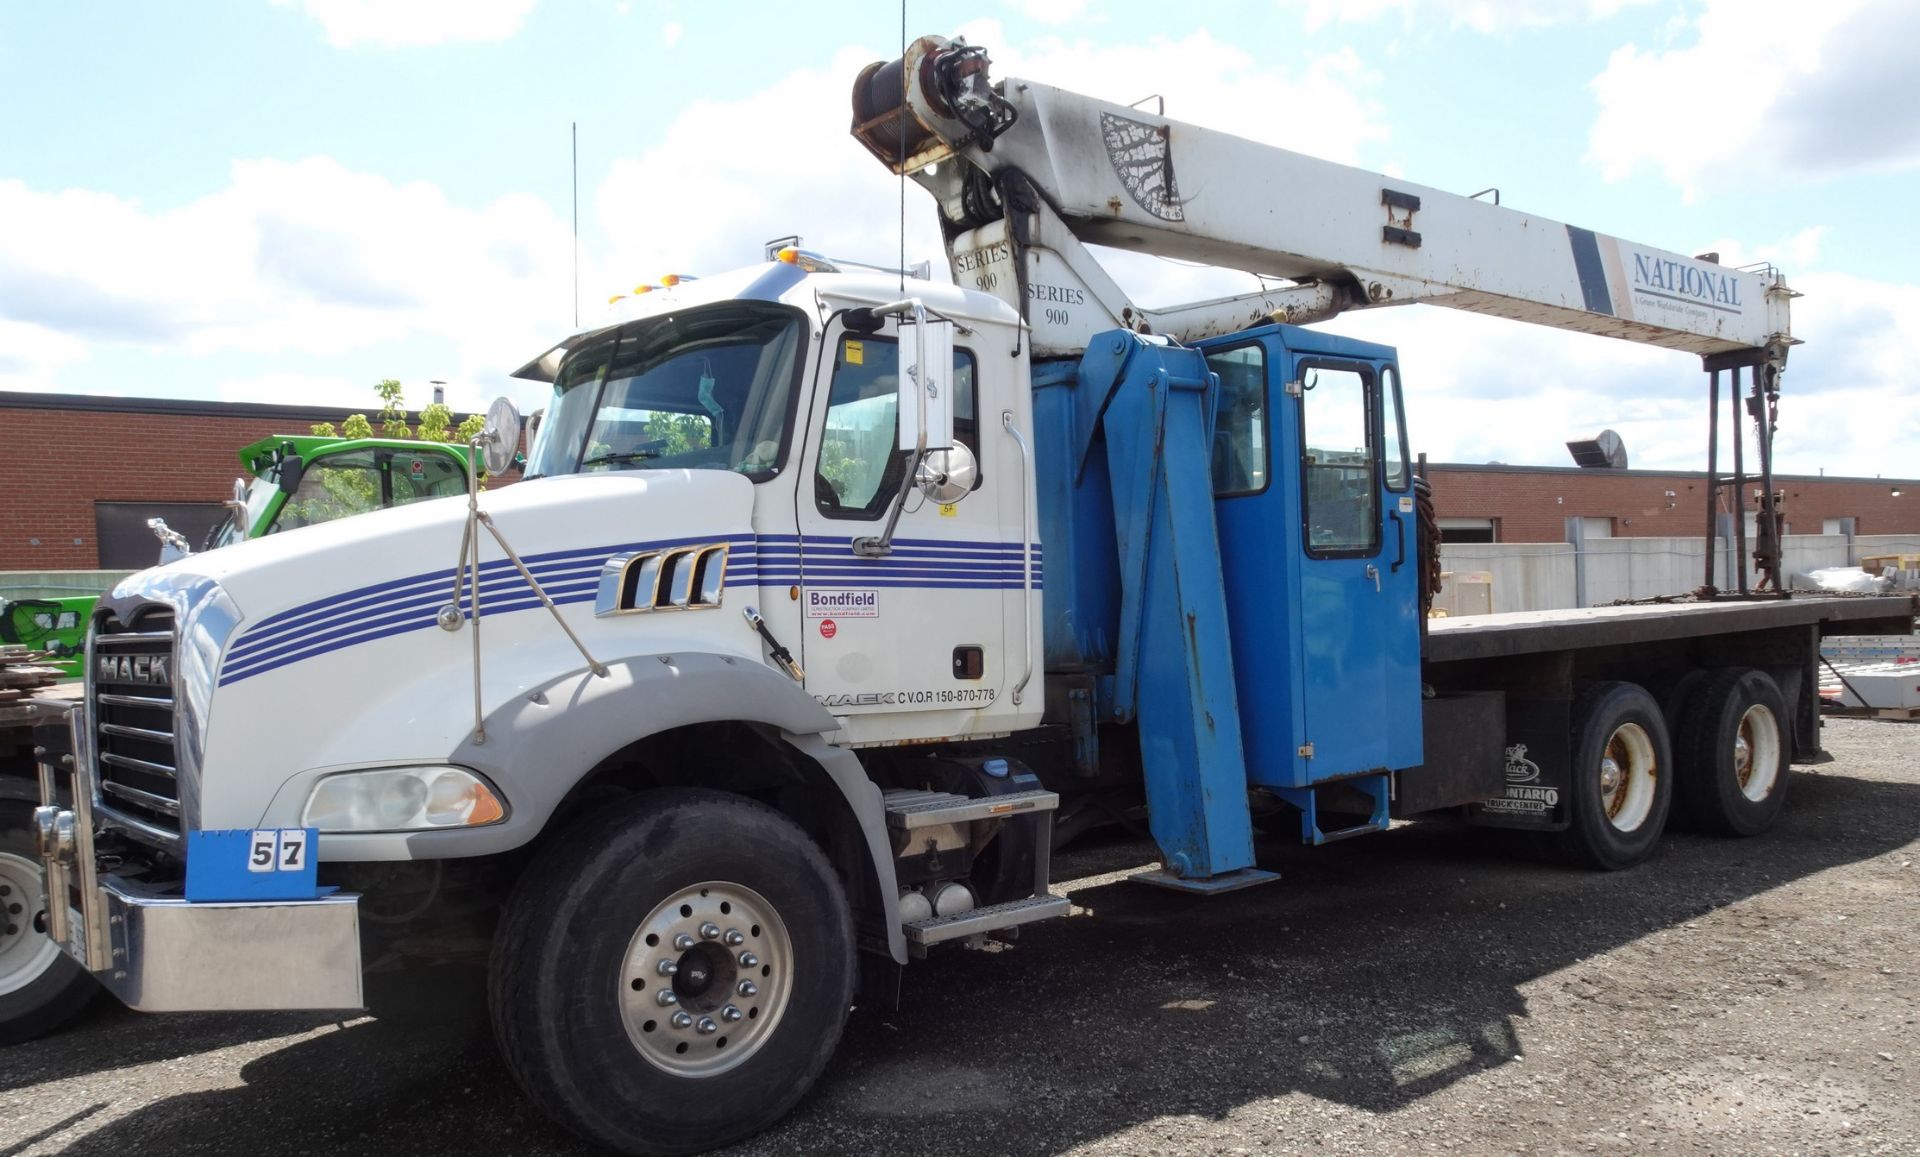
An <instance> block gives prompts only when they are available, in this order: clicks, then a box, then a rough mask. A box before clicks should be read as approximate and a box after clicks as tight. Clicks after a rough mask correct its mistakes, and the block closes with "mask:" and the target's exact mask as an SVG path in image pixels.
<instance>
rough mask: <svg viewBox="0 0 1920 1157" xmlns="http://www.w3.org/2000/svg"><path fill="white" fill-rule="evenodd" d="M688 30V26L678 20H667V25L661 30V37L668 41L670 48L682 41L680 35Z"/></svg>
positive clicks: (667, 44)
mask: <svg viewBox="0 0 1920 1157" xmlns="http://www.w3.org/2000/svg"><path fill="white" fill-rule="evenodd" d="M686 31H687V30H686V27H685V26H684V25H682V24H681V23H680V22H679V21H678V20H669V21H667V26H666V27H665V28H662V29H661V30H660V39H661V40H662V41H664V42H666V46H667V47H668V48H672V47H673V46H674V45H676V44H678V43H680V37H681V36H682V35H684V34H685V33H686Z"/></svg>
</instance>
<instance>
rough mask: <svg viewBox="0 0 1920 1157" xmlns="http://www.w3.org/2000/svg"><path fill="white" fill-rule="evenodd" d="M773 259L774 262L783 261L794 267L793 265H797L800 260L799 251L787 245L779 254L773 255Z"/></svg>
mask: <svg viewBox="0 0 1920 1157" xmlns="http://www.w3.org/2000/svg"><path fill="white" fill-rule="evenodd" d="M773 259H774V260H775V261H784V262H786V263H787V264H788V265H794V264H797V263H798V262H799V260H800V251H799V250H798V249H795V248H794V247H793V246H791V245H789V246H787V247H786V248H785V249H782V250H780V252H778V253H776V254H774V255H773Z"/></svg>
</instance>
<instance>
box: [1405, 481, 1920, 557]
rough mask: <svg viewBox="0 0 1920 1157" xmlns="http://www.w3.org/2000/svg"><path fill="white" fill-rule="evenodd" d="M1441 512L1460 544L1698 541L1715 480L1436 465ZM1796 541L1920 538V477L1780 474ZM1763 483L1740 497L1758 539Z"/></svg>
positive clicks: (1444, 526) (1450, 536) (1449, 535)
mask: <svg viewBox="0 0 1920 1157" xmlns="http://www.w3.org/2000/svg"><path fill="white" fill-rule="evenodd" d="M1427 473H1428V476H1429V478H1430V479H1431V481H1432V483H1433V501H1434V511H1435V513H1436V514H1437V515H1438V516H1439V518H1440V526H1441V532H1442V535H1443V537H1444V538H1446V540H1447V541H1450V542H1566V541H1568V540H1569V533H1568V527H1567V520H1568V519H1570V518H1577V519H1581V520H1582V528H1583V530H1584V533H1585V535H1586V537H1588V538H1646V537H1656V536H1676V537H1698V536H1700V535H1702V534H1704V533H1705V532H1706V524H1707V505H1706V504H1707V498H1706V486H1707V481H1706V474H1705V473H1704V472H1686V471H1672V470H1611V469H1603V468H1602V469H1596V468H1583V467H1578V466H1565V467H1561V466H1471V465H1466V464H1463V463H1443V462H1436V463H1430V464H1429V465H1428V467H1427ZM1773 481H1774V489H1775V490H1776V491H1778V492H1779V493H1780V494H1781V496H1782V505H1781V513H1782V515H1783V516H1784V518H1785V520H1786V524H1787V526H1786V529H1787V533H1788V534H1920V480H1915V479H1912V478H1906V479H1897V478H1838V477H1809V476H1807V475H1804V474H1779V475H1775V476H1774V480H1773ZM1759 489H1760V484H1759V482H1758V481H1751V482H1749V483H1748V484H1747V486H1745V487H1744V488H1743V490H1744V493H1743V494H1742V495H1741V496H1740V497H1741V499H1742V502H1743V504H1744V510H1745V514H1746V518H1747V525H1748V528H1749V532H1751V529H1752V526H1753V516H1754V513H1755V511H1757V510H1758V500H1757V498H1756V495H1757V493H1758V491H1759Z"/></svg>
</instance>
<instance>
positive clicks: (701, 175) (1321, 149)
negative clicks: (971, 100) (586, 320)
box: [585, 21, 1387, 301]
mask: <svg viewBox="0 0 1920 1157" xmlns="http://www.w3.org/2000/svg"><path fill="white" fill-rule="evenodd" d="M959 31H960V33H961V34H962V35H964V36H965V37H966V39H967V40H968V42H969V43H973V44H981V45H985V46H986V47H987V48H988V49H989V50H990V51H991V52H992V55H993V71H994V75H995V76H997V77H1003V78H1004V77H1007V76H1032V77H1036V78H1045V80H1046V81H1047V83H1049V84H1054V85H1058V86H1061V87H1064V88H1068V89H1072V90H1075V91H1080V92H1086V93H1088V94H1090V95H1095V96H1100V97H1104V98H1108V99H1113V100H1119V101H1134V100H1138V99H1140V98H1141V97H1144V96H1147V95H1148V94H1149V90H1150V89H1157V90H1159V92H1160V94H1161V95H1163V96H1164V97H1165V98H1166V109H1167V114H1168V115H1169V116H1172V117H1176V118H1178V119H1181V120H1187V121H1192V122H1195V123H1199V124H1205V125H1207V126H1209V127H1211V128H1217V129H1223V130H1225V131H1228V132H1234V133H1238V134H1240V135H1242V136H1247V137H1252V138H1254V139H1261V140H1269V141H1272V142H1273V143H1276V144H1285V145H1286V146H1287V147H1289V148H1294V149H1299V150H1302V151H1305V152H1310V153H1316V154H1318V155H1322V156H1331V157H1335V158H1341V159H1351V158H1353V157H1354V156H1355V155H1356V154H1357V153H1358V151H1359V150H1360V149H1362V148H1364V147H1366V146H1368V145H1370V144H1372V143H1374V142H1378V141H1381V140H1384V139H1385V138H1386V136H1387V130H1386V127H1385V122H1384V111H1383V109H1382V108H1381V106H1380V105H1379V104H1378V102H1376V101H1375V100H1374V99H1373V98H1372V97H1371V96H1370V95H1369V92H1370V90H1371V88H1372V87H1373V85H1374V84H1375V78H1374V76H1373V75H1372V73H1371V72H1369V71H1368V70H1367V69H1366V68H1365V67H1364V66H1363V65H1362V64H1361V62H1360V60H1359V58H1358V57H1357V56H1356V55H1355V54H1354V53H1353V52H1352V51H1351V50H1349V49H1342V50H1340V51H1339V52H1336V53H1333V54H1331V55H1328V56H1325V57H1321V58H1318V59H1314V60H1309V61H1304V62H1303V63H1302V64H1301V65H1300V66H1299V67H1297V68H1294V69H1284V68H1278V67H1271V66H1268V65H1267V64H1265V63H1264V62H1257V61H1256V60H1255V59H1254V57H1253V56H1252V55H1251V54H1250V53H1248V52H1247V51H1246V50H1244V49H1242V48H1239V47H1237V46H1235V45H1232V44H1227V43H1223V42H1222V41H1220V40H1219V39H1216V38H1215V37H1214V36H1212V35H1211V34H1209V33H1207V32H1197V33H1194V34H1192V35H1189V36H1185V37H1182V38H1179V39H1167V38H1151V39H1148V40H1145V41H1143V42H1140V43H1137V44H1130V45H1125V46H1095V45H1092V44H1090V43H1087V42H1085V41H1082V40H1078V39H1068V38H1063V37H1058V36H1046V37H1042V38H1039V39H1037V40H1033V41H1030V42H1027V43H1018V44H1017V43H1014V42H1012V41H1011V40H1010V38H1009V37H1008V35H1007V34H1006V32H1005V31H1004V30H1003V29H1002V28H1001V26H1000V25H999V24H998V23H997V22H994V21H980V22H976V23H974V24H971V25H968V26H965V27H963V28H961V29H960V30H959ZM884 55H886V53H885V51H884V50H880V51H876V50H872V49H847V50H844V51H842V52H840V53H838V54H837V55H836V56H835V57H834V58H833V59H832V60H831V61H830V62H828V63H827V64H826V65H825V66H824V67H823V68H820V69H803V70H800V71H798V72H794V73H792V74H789V75H788V76H786V77H784V78H782V79H781V80H779V81H777V82H775V83H774V84H772V85H771V86H769V87H767V88H764V89H761V90H760V91H758V92H754V93H751V94H749V95H746V96H741V97H737V98H733V99H728V100H717V101H709V100H703V101H695V102H693V103H691V104H689V105H688V106H686V107H685V108H684V109H682V110H681V112H680V113H679V115H678V116H677V117H675V118H674V120H673V122H672V123H671V124H670V125H669V126H668V128H667V130H666V132H665V135H664V136H663V138H662V139H661V141H660V143H659V144H658V145H656V146H655V147H653V148H652V149H649V150H647V151H646V152H644V153H641V154H638V155H636V156H632V157H626V158H622V159H619V160H616V161H615V162H614V163H613V165H612V166H611V169H610V173H609V176H608V178H607V180H606V182H605V183H604V184H603V185H602V186H601V187H600V189H599V190H598V193H597V196H596V200H595V204H596V211H597V213H598V216H599V220H600V223H601V226H602V227H603V228H604V229H605V230H606V233H607V235H608V237H609V238H610V240H611V242H612V253H611V255H610V257H609V260H608V263H607V264H608V267H609V268H610V269H614V270H618V271H620V272H619V276H620V278H621V280H619V281H618V282H612V283H609V284H606V285H604V286H593V287H592V288H593V289H594V290H595V291H596V292H592V293H587V294H585V297H586V298H587V300H590V301H603V300H604V299H605V298H606V296H607V295H608V294H610V293H616V292H625V291H626V290H628V289H630V288H632V285H633V283H634V282H636V281H644V280H652V279H654V278H657V277H659V276H660V275H661V274H664V273H695V274H699V273H708V272H713V271H715V270H720V269H730V268H735V267H737V266H740V265H743V264H746V263H748V262H751V261H755V260H758V259H759V257H760V243H761V242H762V241H764V240H767V239H770V238H774V237H779V236H783V235H785V234H789V233H799V234H801V235H802V236H803V237H804V238H805V239H806V244H807V246H808V247H809V248H811V249H815V250H819V251H823V252H826V253H829V254H834V255H838V256H842V257H847V258H852V259H857V260H866V261H873V262H879V263H886V264H892V263H894V262H895V261H897V260H898V259H899V238H900V225H899V222H900V212H901V210H900V200H899V198H900V189H899V184H898V182H897V179H896V178H894V177H892V176H891V175H889V174H888V173H887V172H886V170H885V169H884V168H882V167H881V166H880V165H879V163H878V162H876V161H875V160H874V159H873V158H872V157H871V156H870V155H869V154H868V153H867V152H866V151H865V150H864V149H863V148H861V147H860V145H859V144H858V143H857V142H855V141H854V140H853V138H852V137H851V136H849V135H848V133H847V129H846V121H845V119H844V117H843V116H839V115H834V114H833V113H832V112H831V111H830V110H835V109H844V108H845V106H846V102H847V93H848V89H849V87H850V85H851V81H852V78H853V77H854V76H855V75H857V73H858V72H859V70H860V68H861V67H863V66H864V65H866V64H868V63H869V62H871V61H873V60H875V59H878V58H880V57H882V56H884ZM1299 107H1312V108H1313V109H1314V110H1315V115H1314V116H1313V117H1311V118H1275V117H1274V116H1273V115H1272V110H1273V109H1276V108H1283V109H1284V108H1299ZM741 125H752V126H754V134H755V137H756V139H762V140H771V141H778V142H779V146H778V147H777V148H767V149H747V148H741V147H740V145H739V140H740V126H741ZM906 195H907V201H906V241H907V244H906V253H907V262H908V263H909V264H912V263H914V262H917V261H920V260H923V259H932V260H933V262H934V268H935V269H937V270H944V269H945V267H946V266H945V258H944V255H943V254H942V250H941V245H940V236H939V231H938V225H937V221H936V218H935V212H934V208H933V205H932V203H931V202H930V201H929V200H928V198H927V195H926V194H925V193H924V192H923V191H922V190H921V189H919V188H918V187H917V186H910V187H909V188H908V189H907V191H906ZM940 276H944V273H942V274H941V275H940Z"/></svg>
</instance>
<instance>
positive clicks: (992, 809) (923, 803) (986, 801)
mask: <svg viewBox="0 0 1920 1157" xmlns="http://www.w3.org/2000/svg"><path fill="white" fill-rule="evenodd" d="M885 802H886V808H887V826H888V827H890V828H893V829H894V830H895V831H912V830H913V829H914V828H926V827H932V826H934V825H936V824H961V823H968V822H971V821H973V820H996V819H1002V818H1004V817H1007V816H1020V815H1030V814H1033V813H1035V812H1047V811H1052V810H1053V809H1055V808H1057V807H1059V806H1060V797H1059V796H1058V795H1055V794H1054V793H1053V792H1050V791H1039V790H1035V791H1016V792H1013V793H1011V794H1008V795H993V796H986V797H984V798H978V799H976V798H974V797H972V796H965V795H954V794H953V793H951V792H944V791H890V792H887V793H886V795H885Z"/></svg>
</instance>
